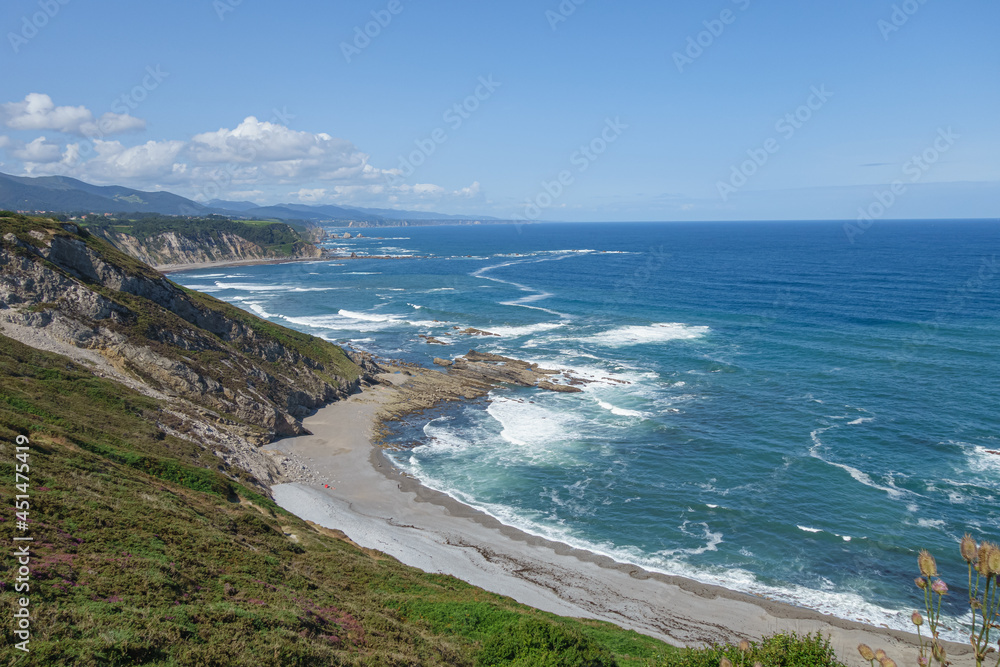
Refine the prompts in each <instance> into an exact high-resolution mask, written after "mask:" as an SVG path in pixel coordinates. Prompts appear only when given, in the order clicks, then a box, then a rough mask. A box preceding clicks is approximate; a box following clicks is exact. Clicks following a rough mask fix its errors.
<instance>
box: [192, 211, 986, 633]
mask: <svg viewBox="0 0 1000 667" xmlns="http://www.w3.org/2000/svg"><path fill="white" fill-rule="evenodd" d="M350 231H352V233H353V232H355V231H357V230H350ZM362 232H363V233H364V234H365V237H366V238H362V239H351V240H336V241H333V242H331V244H330V245H331V247H339V248H343V249H345V250H347V251H353V252H357V253H358V255H359V256H361V257H362V259H358V260H351V261H342V262H332V263H331V262H312V263H299V264H288V265H274V266H253V267H240V268H236V269H218V270H213V271H202V272H189V273H186V274H176V275H174V276H173V278H174V279H175V280H176V281H178V282H180V283H181V284H184V285H186V286H189V287H193V288H196V289H200V290H202V291H205V292H209V293H211V294H213V295H214V296H216V297H219V298H221V299H224V300H227V301H230V302H232V303H234V304H237V305H239V306H241V307H243V308H246V309H248V310H251V311H253V312H256V313H257V314H259V315H261V316H263V317H266V318H268V319H271V320H272V321H275V322H279V323H281V324H285V325H287V326H291V327H294V328H297V329H300V330H302V331H306V332H309V333H312V334H316V335H320V336H324V337H326V338H329V339H330V340H333V341H336V342H339V343H343V344H348V345H353V346H354V347H356V348H359V349H365V350H370V351H372V352H376V353H379V354H382V355H385V356H390V357H396V358H403V359H406V360H409V361H415V362H419V363H423V364H430V363H431V361H432V359H433V358H434V357H436V356H449V357H453V356H457V355H459V354H463V353H465V352H467V351H468V350H469V349H470V348H473V347H474V348H476V349H478V350H480V351H488V352H495V353H499V354H505V355H510V356H516V357H519V358H522V359H527V360H530V361H534V362H539V363H541V364H542V365H544V366H549V367H557V368H565V369H572V370H573V371H574V372H575V373H576V374H578V375H581V376H583V377H586V378H588V379H591V380H593V383H591V384H589V385H587V387H586V389H585V391H584V393H582V394H573V395H563V394H553V393H547V392H540V391H537V390H529V389H502V390H497V391H495V392H493V394H492V395H491V396H490V399H489V400H482V401H477V402H473V403H470V404H466V405H463V406H458V407H453V408H450V409H448V410H446V411H442V412H438V413H435V414H432V415H428V416H426V417H424V418H412V419H411V420H410V421H409V422H408V423H406V424H404V425H401V426H400V428H399V429H398V433H397V434H396V435H397V440H398V442H400V443H402V444H405V445H406V449H405V450H404V451H402V452H400V453H398V454H396V455H395V456H396V461H397V463H398V465H399V466H400V467H401V468H403V469H405V470H407V471H408V472H410V473H412V474H413V475H414V476H416V477H418V478H419V479H421V480H422V481H423V482H424V483H425V484H427V485H428V486H431V487H434V488H436V489H439V490H441V491H444V492H447V493H449V494H451V495H452V496H454V497H456V498H458V499H460V500H462V501H464V502H467V503H469V504H470V505H473V506H476V507H478V508H480V509H482V510H484V511H486V512H488V513H490V514H492V515H494V516H496V517H497V518H499V519H500V520H501V521H503V522H505V523H508V524H510V525H514V526H517V527H519V528H521V529H523V530H525V531H528V532H531V533H535V534H538V535H542V536H545V537H548V538H550V539H554V540H559V541H563V542H566V543H569V544H573V545H575V546H578V547H582V548H586V549H589V550H591V551H595V552H600V553H604V554H608V555H610V556H613V557H614V558H616V559H617V560H620V561H626V562H632V563H636V564H639V565H642V566H644V567H647V568H650V569H655V570H659V571H663V572H667V573H670V574H676V575H682V576H687V577H691V578H694V579H698V580H701V581H705V582H709V583H717V584H721V585H723V586H726V587H728V588H732V589H736V590H741V591H746V592H751V593H756V594H759V595H766V596H769V597H772V598H775V599H779V600H784V601H788V602H793V603H796V604H800V605H803V606H808V607H811V608H815V609H820V610H822V611H826V612H829V613H833V614H835V615H838V616H841V617H843V618H850V619H860V620H864V621H867V622H871V623H875V624H882V623H884V624H887V625H890V626H892V627H898V628H907V627H908V617H909V613H910V611H911V610H912V609H913V608H914V605H916V604H917V603H918V601H919V598H918V597H917V596H916V595H915V594H914V592H915V590H916V589H915V588H914V587H913V584H912V580H913V577H914V576H916V574H917V572H916V553H917V551H918V550H919V549H920V548H928V549H930V550H931V551H932V552H934V553H935V554H936V555H937V556H938V559H939V564H940V567H941V569H942V571H943V574H944V575H945V576H946V578H947V579H948V580H949V585H950V586H951V588H952V590H953V591H955V592H956V594H955V595H953V596H951V600H952V601H953V602H957V601H958V600H960V599H961V597H963V594H962V591H961V588H962V582H961V580H962V579H963V578H964V575H963V574H962V573H963V571H964V570H963V569H962V568H961V567H960V565H959V563H960V561H959V558H958V550H957V542H958V540H959V539H960V538H961V536H962V534H963V532H964V531H966V530H969V531H971V532H972V533H973V535H975V536H976V537H977V538H983V537H989V538H993V539H996V538H1000V511H998V509H997V497H998V495H1000V455H996V454H991V453H989V452H990V451H992V450H996V451H1000V441H998V434H1000V428H998V427H1000V424H998V422H1000V418H998V414H1000V387H998V382H997V378H998V376H1000V346H998V341H1000V265H998V264H997V261H998V260H997V255H998V254H1000V223H998V222H997V221H990V222H979V223H974V222H965V223H944V222H940V223H926V222H921V223H895V222H893V223H889V222H886V223H879V224H877V225H875V226H874V227H873V228H872V229H870V230H868V231H867V232H866V233H865V234H864V235H863V236H861V237H860V238H858V239H856V242H855V243H853V244H851V243H849V242H848V239H847V237H846V236H845V234H844V231H843V229H842V225H840V224H835V223H741V224H728V223H714V224H585V225H584V224H574V225H558V224H539V225H519V226H514V225H510V226H507V225H504V226H480V227H435V228H395V229H382V230H377V229H373V230H362ZM369 233H370V234H371V235H372V236H383V237H385V238H383V239H377V238H367V236H368V234H369ZM386 254H391V255H409V256H412V257H417V256H419V257H421V258H420V259H416V258H414V259H402V260H374V259H364V258H363V257H364V256H365V255H386ZM454 327H460V328H462V329H464V328H466V327H476V328H480V329H485V330H488V331H491V332H494V333H497V334H500V336H499V337H491V338H470V337H467V336H459V335H452V336H448V335H447V334H452V333H456V334H457V332H456V331H455V329H454ZM420 334H425V335H427V334H429V335H433V336H435V337H437V338H439V339H442V340H446V341H448V342H450V343H451V344H450V345H449V346H448V347H440V346H436V345H428V344H427V343H426V342H425V341H424V340H423V339H421V338H419V337H418V336H419V335H420ZM949 575H950V576H949ZM959 611H960V610H959V607H958V606H957V605H956V606H954V607H952V609H951V612H952V613H955V614H957V613H959Z"/></svg>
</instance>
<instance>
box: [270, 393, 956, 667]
mask: <svg viewBox="0 0 1000 667" xmlns="http://www.w3.org/2000/svg"><path fill="white" fill-rule="evenodd" d="M383 377H384V378H385V379H387V380H389V381H391V382H392V383H393V384H403V383H405V382H407V381H408V380H409V378H408V377H407V376H405V375H402V374H399V373H395V374H391V375H390V374H386V375H384V376H383ZM395 391H396V390H395V389H392V388H387V387H375V388H372V389H366V390H365V391H364V392H363V393H360V394H356V395H354V396H352V397H350V398H349V399H347V400H344V401H340V402H338V403H334V404H331V405H329V406H327V407H325V408H322V409H321V410H320V411H318V412H317V413H316V414H314V415H313V416H312V417H309V418H307V419H305V420H304V424H305V426H306V427H307V428H308V429H309V430H310V431H311V432H312V433H313V435H308V436H300V437H297V438H290V439H287V440H282V441H278V442H276V443H273V444H271V445H268V446H267V447H266V448H265V449H267V450H269V451H271V452H273V453H274V454H275V455H278V453H279V452H280V453H285V454H288V455H291V456H292V457H293V458H294V459H296V460H297V461H301V462H302V463H303V464H305V465H306V466H307V467H308V468H309V469H310V472H311V473H313V474H314V475H315V477H316V478H319V479H321V480H323V483H327V484H329V485H330V487H331V488H329V489H327V488H323V483H320V484H316V485H310V486H306V485H303V484H301V483H286V484H278V485H275V486H274V487H273V488H272V492H273V494H274V498H275V500H276V502H277V503H278V504H279V505H280V506H281V507H283V508H285V509H286V510H288V511H290V512H292V513H293V514H296V515H298V516H299V517H301V518H303V519H306V520H309V521H312V522H314V523H316V524H319V525H321V526H324V527H327V528H332V529H338V530H341V531H343V532H344V533H346V534H347V535H348V536H349V538H350V539H351V540H353V541H354V542H355V543H357V544H359V545H361V546H363V547H366V548H372V549H377V550H379V551H382V552H384V553H386V554H389V555H391V556H393V557H395V558H397V559H398V560H400V561H402V562H403V563H406V564H407V565H412V566H415V567H418V568H420V569H423V570H425V571H428V572H438V573H444V574H449V575H452V576H455V577H457V578H459V579H462V580H464V581H466V582H468V583H471V584H473V585H476V586H479V587H481V588H484V589H487V590H490V591H492V592H495V593H499V594H502V595H507V596H509V597H512V598H514V599H515V600H517V601H519V602H522V603H524V604H528V605H530V606H533V607H536V608H539V609H542V610H545V611H549V612H552V613H556V614H560V615H563V616H571V617H582V618H593V619H599V620H604V621H610V622H612V623H615V624H617V625H619V626H622V627H624V628H628V629H633V630H636V631H638V632H641V633H643V634H647V635H651V636H654V637H657V638H659V639H663V640H665V641H668V642H669V643H672V644H675V645H692V646H697V645H704V644H707V643H711V642H717V641H722V642H727V641H732V642H736V641H739V640H740V639H744V638H746V639H759V638H760V637H762V636H764V635H769V634H774V633H776V632H796V633H798V634H800V635H802V634H806V633H811V632H820V633H822V634H823V635H824V636H829V637H830V638H831V642H832V644H833V647H834V649H835V650H836V651H837V656H838V658H840V659H841V660H843V661H845V662H847V663H848V664H852V665H859V667H860V666H861V665H866V664H867V662H865V661H864V660H862V659H861V657H860V656H859V655H858V653H857V649H856V647H857V645H858V644H859V643H866V644H869V645H870V646H872V647H873V648H884V649H885V650H886V652H887V653H888V654H889V656H890V657H893V658H894V659H895V660H896V661H897V662H899V663H900V664H903V663H905V662H909V661H912V660H914V659H915V658H916V650H917V649H916V643H917V637H916V635H913V634H909V633H905V632H901V631H896V630H889V629H884V628H877V627H873V626H868V625H864V624H862V623H858V622H855V621H848V620H843V619H839V618H835V617H832V616H828V615H825V614H822V613H820V612H817V611H813V610H810V609H805V608H801V607H796V606H793V605H789V604H785V603H781V602H775V601H771V600H766V599H762V598H758V597H754V596H751V595H747V594H743V593H739V592H735V591H730V590H728V589H725V588H721V587H719V586H713V585H707V584H702V583H699V582H697V581H693V580H690V579H685V578H681V577H673V576H667V575H663V574H659V573H654V572H649V571H647V570H644V569H642V568H640V567H638V566H635V565H628V564H623V563H618V562H615V561H614V560H612V559H611V558H608V557H606V556H601V555H598V554H594V553H591V552H588V551H584V550H581V549H576V548H573V547H571V546H569V545H566V544H562V543H558V542H552V541H550V540H546V539H544V538H541V537H538V536H535V535H530V534H528V533H525V532H523V531H520V530H518V529H516V528H512V527H510V526H507V525H504V524H502V523H501V522H499V521H498V520H496V519H495V518H493V517H491V516H489V515H487V514H485V513H483V512H480V511H479V510H476V509H474V508H472V507H469V506H467V505H464V504H463V503H460V502H458V501H457V500H455V499H454V498H452V497H450V496H448V495H446V494H443V493H440V492H437V491H434V490H433V489H430V488H427V487H425V486H423V485H422V484H420V483H419V482H418V481H416V480H415V479H412V478H410V477H408V476H407V475H405V474H404V473H402V472H401V471H399V470H398V469H396V468H395V467H394V466H393V465H392V464H391V462H390V461H389V460H388V459H387V457H386V456H385V455H384V454H383V452H382V450H381V449H379V448H378V447H377V446H375V445H374V444H373V436H374V431H375V428H376V425H377V424H378V420H379V413H380V411H382V410H383V408H385V407H386V404H387V403H388V402H389V401H390V400H391V399H392V396H393V394H394V393H395ZM947 648H948V650H949V654H950V655H949V657H950V658H951V661H952V664H953V665H955V666H956V667H958V666H964V665H973V664H974V658H973V656H972V654H971V650H970V649H968V647H965V646H963V645H960V644H947Z"/></svg>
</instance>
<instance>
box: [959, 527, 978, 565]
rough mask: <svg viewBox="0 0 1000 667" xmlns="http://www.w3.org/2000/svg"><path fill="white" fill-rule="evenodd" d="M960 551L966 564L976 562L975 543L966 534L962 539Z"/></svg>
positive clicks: (970, 536)
mask: <svg viewBox="0 0 1000 667" xmlns="http://www.w3.org/2000/svg"><path fill="white" fill-rule="evenodd" d="M961 550H962V558H964V559H965V562H966V563H971V562H972V561H974V560H976V551H977V549H976V541H975V540H974V539H972V535H969V534H968V533H966V534H965V537H963V538H962V545H961Z"/></svg>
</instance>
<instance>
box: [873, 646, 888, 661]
mask: <svg viewBox="0 0 1000 667" xmlns="http://www.w3.org/2000/svg"><path fill="white" fill-rule="evenodd" d="M885 657H886V656H885V651H883V650H882V649H879V650H877V651H875V659H876V660H878V661H879V662H882V661H883V660H885Z"/></svg>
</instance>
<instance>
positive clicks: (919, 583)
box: [913, 577, 927, 590]
mask: <svg viewBox="0 0 1000 667" xmlns="http://www.w3.org/2000/svg"><path fill="white" fill-rule="evenodd" d="M913 583H915V584H916V585H917V588H919V589H920V590H924V589H925V588H927V580H926V579H924V578H923V577H917V578H916V579H914V580H913Z"/></svg>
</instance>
